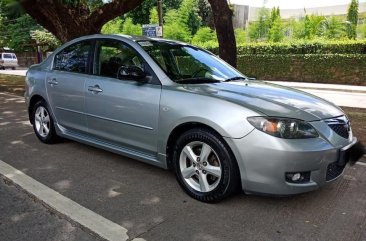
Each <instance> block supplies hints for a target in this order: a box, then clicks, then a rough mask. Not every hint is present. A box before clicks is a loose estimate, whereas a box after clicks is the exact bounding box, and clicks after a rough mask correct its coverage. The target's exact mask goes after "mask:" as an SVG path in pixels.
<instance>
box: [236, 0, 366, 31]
mask: <svg viewBox="0 0 366 241" xmlns="http://www.w3.org/2000/svg"><path fill="white" fill-rule="evenodd" d="M347 9H348V4H344V5H336V6H328V7H318V8H302V9H281V17H282V19H290V18H301V17H304V16H305V14H308V15H311V14H314V15H322V16H331V15H338V16H340V15H346V14H347ZM259 10H260V8H259V7H251V6H248V5H234V18H233V24H234V28H246V26H248V24H249V23H250V22H253V21H256V20H257V18H258V12H259ZM358 12H359V14H360V15H361V16H366V2H362V3H360V4H359V9H358Z"/></svg>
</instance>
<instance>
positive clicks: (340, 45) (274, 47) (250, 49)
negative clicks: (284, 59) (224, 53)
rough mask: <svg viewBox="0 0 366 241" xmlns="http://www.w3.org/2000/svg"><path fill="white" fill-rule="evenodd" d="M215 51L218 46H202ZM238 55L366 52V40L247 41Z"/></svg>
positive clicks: (238, 49) (216, 51) (240, 46)
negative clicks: (323, 41)
mask: <svg viewBox="0 0 366 241" xmlns="http://www.w3.org/2000/svg"><path fill="white" fill-rule="evenodd" d="M202 47H204V48H206V49H208V50H209V51H211V52H213V53H216V54H217V53H218V47H214V46H202ZM237 51H238V55H245V54H366V41H337V42H325V43H322V42H300V43H247V44H245V45H239V46H238V47H237Z"/></svg>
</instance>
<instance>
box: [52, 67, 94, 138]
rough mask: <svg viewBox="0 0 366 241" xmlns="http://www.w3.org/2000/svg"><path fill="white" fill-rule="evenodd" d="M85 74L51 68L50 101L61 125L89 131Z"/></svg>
mask: <svg viewBox="0 0 366 241" xmlns="http://www.w3.org/2000/svg"><path fill="white" fill-rule="evenodd" d="M87 78H88V76H87V75H85V74H76V73H71V72H66V71H58V70H51V71H49V72H48V73H47V77H46V89H47V94H48V100H49V101H48V102H49V104H50V106H52V111H53V113H54V115H55V116H56V121H57V123H58V124H59V125H62V126H63V127H65V128H70V129H73V130H79V131H82V132H84V133H87V130H88V128H87V123H86V117H85V114H84V112H85V82H86V79H87Z"/></svg>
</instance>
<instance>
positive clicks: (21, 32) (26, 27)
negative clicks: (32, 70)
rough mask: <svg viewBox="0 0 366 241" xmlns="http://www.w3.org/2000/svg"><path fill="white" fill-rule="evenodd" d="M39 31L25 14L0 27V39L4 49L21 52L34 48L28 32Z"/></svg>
mask: <svg viewBox="0 0 366 241" xmlns="http://www.w3.org/2000/svg"><path fill="white" fill-rule="evenodd" d="M37 29H41V27H39V26H38V25H37V24H36V23H35V22H34V20H33V19H32V18H31V17H30V16H29V15H27V14H25V15H22V16H21V17H18V18H17V19H15V20H12V21H9V22H7V23H6V24H5V25H3V26H2V27H1V33H0V39H2V41H1V42H2V43H3V45H4V47H9V48H10V49H13V50H15V51H21V50H24V49H27V48H32V46H34V44H35V43H34V41H33V40H32V39H31V36H30V31H33V30H37Z"/></svg>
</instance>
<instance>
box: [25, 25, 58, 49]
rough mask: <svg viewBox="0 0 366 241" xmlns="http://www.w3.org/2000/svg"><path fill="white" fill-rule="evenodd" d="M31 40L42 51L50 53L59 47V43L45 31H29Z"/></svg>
mask: <svg viewBox="0 0 366 241" xmlns="http://www.w3.org/2000/svg"><path fill="white" fill-rule="evenodd" d="M30 35H31V38H32V39H33V40H34V41H36V42H37V43H38V44H39V45H40V46H41V48H42V51H44V52H47V51H52V50H54V49H56V48H57V47H58V46H60V41H59V40H58V39H56V37H55V36H54V35H53V34H52V33H50V32H48V31H47V30H34V31H31V34H30Z"/></svg>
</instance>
